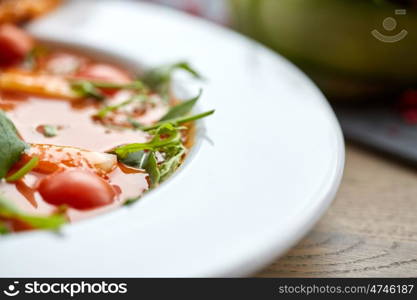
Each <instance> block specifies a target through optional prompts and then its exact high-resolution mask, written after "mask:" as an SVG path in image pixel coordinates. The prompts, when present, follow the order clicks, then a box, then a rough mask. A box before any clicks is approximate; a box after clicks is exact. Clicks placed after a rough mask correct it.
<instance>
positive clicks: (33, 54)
mask: <svg viewBox="0 0 417 300" xmlns="http://www.w3.org/2000/svg"><path fill="white" fill-rule="evenodd" d="M48 52H49V49H48V48H46V47H45V46H43V45H42V46H41V45H36V46H35V47H33V48H32V50H30V51H29V53H28V54H27V55H26V57H25V58H24V59H23V66H24V67H25V68H27V69H30V70H33V69H35V68H36V67H37V63H38V59H39V58H40V57H42V56H44V55H46V54H48Z"/></svg>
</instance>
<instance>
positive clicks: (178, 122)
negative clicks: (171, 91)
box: [141, 110, 215, 131]
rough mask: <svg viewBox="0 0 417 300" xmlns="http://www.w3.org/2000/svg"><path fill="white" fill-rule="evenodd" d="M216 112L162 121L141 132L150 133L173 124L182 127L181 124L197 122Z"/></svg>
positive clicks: (143, 128)
mask: <svg viewBox="0 0 417 300" xmlns="http://www.w3.org/2000/svg"><path fill="white" fill-rule="evenodd" d="M214 112H215V110H210V111H206V112H203V113H201V114H197V115H192V116H188V117H182V118H176V119H171V120H165V121H160V122H158V123H156V124H154V125H151V126H147V127H142V128H141V130H143V131H150V130H154V129H156V128H158V127H160V126H163V125H165V124H173V125H175V126H178V125H181V124H185V123H188V122H192V121H196V120H198V119H202V118H205V117H207V116H210V115H212V114H214Z"/></svg>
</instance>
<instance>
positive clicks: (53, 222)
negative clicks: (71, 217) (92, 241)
mask: <svg viewBox="0 0 417 300" xmlns="http://www.w3.org/2000/svg"><path fill="white" fill-rule="evenodd" d="M0 219H3V220H10V219H11V220H13V219H16V220H20V221H22V222H24V223H27V224H28V225H30V226H31V227H33V228H34V229H48V230H57V229H58V228H59V227H61V226H62V225H63V224H65V223H66V222H67V221H66V219H65V217H64V216H63V215H61V214H54V215H51V216H46V217H40V216H31V215H27V214H24V213H22V212H20V211H18V210H17V209H16V208H15V207H14V206H12V205H11V204H10V203H9V202H8V201H7V200H6V199H4V198H3V197H2V196H0ZM6 229H7V228H6Z"/></svg>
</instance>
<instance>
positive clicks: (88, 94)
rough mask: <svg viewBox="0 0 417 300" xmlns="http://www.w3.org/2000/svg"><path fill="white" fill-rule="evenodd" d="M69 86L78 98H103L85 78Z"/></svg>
mask: <svg viewBox="0 0 417 300" xmlns="http://www.w3.org/2000/svg"><path fill="white" fill-rule="evenodd" d="M71 88H72V90H73V91H74V92H75V93H76V94H77V95H78V96H79V97H80V98H94V99H97V100H103V99H104V98H105V97H104V95H103V94H102V93H101V92H100V91H99V90H98V89H97V88H96V86H95V85H94V84H93V83H92V82H90V81H87V80H81V81H75V82H73V83H71Z"/></svg>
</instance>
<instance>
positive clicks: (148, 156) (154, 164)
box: [121, 150, 161, 188]
mask: <svg viewBox="0 0 417 300" xmlns="http://www.w3.org/2000/svg"><path fill="white" fill-rule="evenodd" d="M121 162H122V163H124V164H125V165H128V166H130V167H133V168H136V169H144V170H145V171H146V172H147V173H148V174H149V179H150V181H151V188H153V187H155V186H156V185H157V184H158V183H159V181H160V178H161V173H160V170H159V167H158V161H157V159H156V155H155V152H154V151H147V152H145V151H142V150H141V151H137V152H133V153H129V154H128V155H127V156H126V157H125V158H123V159H121Z"/></svg>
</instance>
